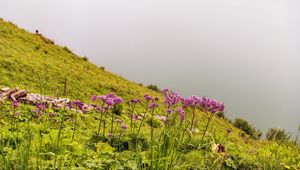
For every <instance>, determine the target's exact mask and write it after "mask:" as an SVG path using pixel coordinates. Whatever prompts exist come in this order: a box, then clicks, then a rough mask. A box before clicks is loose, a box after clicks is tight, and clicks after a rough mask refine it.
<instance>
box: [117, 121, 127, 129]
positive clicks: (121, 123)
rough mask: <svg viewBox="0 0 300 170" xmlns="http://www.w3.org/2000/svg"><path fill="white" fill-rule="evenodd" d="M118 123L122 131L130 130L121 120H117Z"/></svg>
mask: <svg viewBox="0 0 300 170" xmlns="http://www.w3.org/2000/svg"><path fill="white" fill-rule="evenodd" d="M116 121H117V122H118V123H119V124H120V126H121V128H122V129H128V126H127V125H126V124H125V123H124V122H123V121H122V120H121V119H116Z"/></svg>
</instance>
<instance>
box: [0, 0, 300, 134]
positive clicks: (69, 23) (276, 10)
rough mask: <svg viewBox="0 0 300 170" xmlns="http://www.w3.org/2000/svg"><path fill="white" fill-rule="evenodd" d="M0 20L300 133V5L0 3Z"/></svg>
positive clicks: (116, 0)
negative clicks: (299, 129)
mask: <svg viewBox="0 0 300 170" xmlns="http://www.w3.org/2000/svg"><path fill="white" fill-rule="evenodd" d="M0 17H2V18H4V19H5V20H9V21H12V22H14V23H16V24H17V25H19V26H20V27H22V28H25V29H27V30H29V31H31V32H34V30H36V29H38V30H39V31H40V32H41V33H42V34H44V35H46V36H48V37H49V38H50V39H53V40H54V41H55V42H56V43H58V44H60V45H67V46H68V47H70V48H71V49H72V50H73V51H75V52H76V53H77V54H79V55H82V56H87V57H88V58H89V60H90V61H92V62H93V63H95V64H97V65H102V66H105V68H106V69H108V70H110V71H112V72H115V73H116V74H120V75H122V76H123V77H126V78H127V79H130V80H133V81H136V82H143V83H144V84H150V83H153V84H157V85H158V86H160V87H162V88H163V87H169V88H172V89H174V90H176V91H178V92H180V93H181V94H183V95H184V96H188V95H192V94H196V95H200V96H204V95H205V96H208V97H211V98H216V99H219V100H222V101H224V102H225V104H226V106H227V109H226V110H227V112H228V113H227V115H228V116H229V117H231V118H235V117H242V118H245V119H247V120H248V121H249V122H251V123H252V124H254V125H255V126H256V127H258V128H260V129H262V130H263V131H266V129H267V128H270V127H282V128H285V129H287V130H288V131H291V132H293V133H295V132H296V129H297V126H298V125H299V124H300V111H299V109H298V106H299V104H298V102H299V101H300V100H299V96H300V88H299V87H300V1H298V0H251V1H249V0H227V1H224V0H195V1H193V0H180V1H179V0H149V1H144V0H106V1H102V0H43V1H41V0H26V1H24V0H1V3H0Z"/></svg>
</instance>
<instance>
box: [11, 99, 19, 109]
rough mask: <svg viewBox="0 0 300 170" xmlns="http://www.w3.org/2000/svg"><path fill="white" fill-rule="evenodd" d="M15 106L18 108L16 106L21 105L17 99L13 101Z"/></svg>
mask: <svg viewBox="0 0 300 170" xmlns="http://www.w3.org/2000/svg"><path fill="white" fill-rule="evenodd" d="M12 104H13V107H14V108H15V109H16V108H18V107H19V106H20V103H19V102H18V101H16V100H14V101H13V103H12Z"/></svg>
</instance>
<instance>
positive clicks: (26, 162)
mask: <svg viewBox="0 0 300 170" xmlns="http://www.w3.org/2000/svg"><path fill="white" fill-rule="evenodd" d="M0 77H1V79H0V87H3V86H9V87H16V86H18V87H20V88H23V89H27V90H29V91H31V92H36V93H43V94H47V95H52V96H56V95H57V94H58V95H59V96H63V93H64V81H65V79H66V80H67V97H69V98H71V99H80V100H82V101H85V102H89V101H90V96H91V95H93V94H98V95H101V94H106V93H109V92H114V93H116V94H117V95H118V96H121V97H123V98H124V99H125V101H129V100H130V99H132V98H140V99H142V98H143V95H144V94H150V95H152V96H158V97H159V98H160V101H162V100H163V96H162V95H161V94H160V93H158V92H156V91H153V90H150V89H149V88H147V87H143V86H141V85H138V84H137V83H134V82H131V81H128V80H126V79H124V78H122V77H120V76H118V75H115V74H113V73H110V72H108V71H105V70H104V69H103V68H101V67H99V66H96V65H94V64H92V63H90V62H88V61H86V59H84V58H83V57H80V56H77V55H75V54H74V53H72V52H71V51H70V50H69V49H68V48H67V47H60V46H57V45H55V44H54V42H52V41H51V40H49V39H47V38H45V37H43V36H42V35H36V34H32V33H29V32H27V31H25V30H22V29H19V28H18V27H17V26H16V25H14V24H12V23H8V22H6V21H3V20H0ZM160 104H161V105H162V103H160ZM122 106H123V107H122V110H121V115H119V116H117V118H120V119H122V120H124V121H125V122H126V123H127V124H129V122H130V119H129V117H128V113H129V112H130V108H129V107H128V106H127V104H123V105H122ZM32 109H34V106H30V105H24V104H22V105H21V107H20V108H18V109H17V110H18V111H19V112H20V116H19V117H18V118H14V117H13V116H12V115H13V113H14V112H15V111H16V110H14V109H13V108H12V106H11V103H10V102H6V103H2V104H0V126H1V128H0V132H1V133H0V138H1V140H0V142H1V148H0V153H1V157H0V164H1V167H2V169H30V168H31V169H54V167H55V168H58V169H137V168H139V169H142V168H143V167H145V166H146V165H149V164H150V163H151V160H150V159H149V154H150V151H151V150H150V149H149V145H150V143H151V141H150V133H151V127H150V126H149V124H148V123H149V121H145V124H144V125H143V126H142V131H141V134H140V135H139V136H132V135H131V134H129V132H128V130H127V132H123V131H122V130H121V129H120V128H118V129H117V132H116V134H120V135H122V137H121V138H119V139H118V140H117V141H118V142H125V143H126V142H127V143H129V150H125V151H121V150H120V148H118V147H117V146H116V145H113V146H111V145H110V143H109V142H106V140H104V138H105V136H103V137H104V138H103V139H99V138H97V137H95V133H96V131H97V129H98V122H99V116H100V115H99V113H97V112H94V111H92V112H89V113H85V114H79V116H78V122H77V128H76V129H77V130H76V133H75V140H74V142H72V141H71V139H72V133H73V129H72V127H73V123H74V119H75V115H76V113H75V112H74V111H68V110H67V111H66V110H63V109H53V108H49V109H47V110H46V111H45V116H44V117H40V118H38V117H36V115H35V114H34V113H32V112H31V110H32ZM143 110H144V108H143V106H138V107H137V108H136V113H138V114H141V113H142V112H143ZM164 111H165V109H164V108H162V107H160V108H159V109H158V110H157V111H155V114H163V113H164ZM52 112H54V113H56V117H55V118H50V117H49V116H47V115H48V114H49V113H52ZM110 115H111V113H110ZM187 117H188V118H187V119H188V120H189V119H190V117H191V113H190V112H187ZM207 118H208V115H206V114H205V113H203V112H201V111H200V110H197V113H196V122H197V123H196V126H197V127H198V129H199V132H193V133H190V132H186V131H185V133H186V136H185V138H184V141H183V142H182V143H180V142H178V132H181V131H182V130H180V131H176V130H174V129H173V128H168V127H165V126H164V125H163V124H162V123H161V124H159V123H158V126H159V127H158V128H155V129H154V133H155V134H156V135H155V137H154V140H155V142H156V144H155V145H154V151H153V154H154V157H156V158H157V159H156V161H157V162H158V163H157V165H156V169H167V168H169V169H300V149H299V146H298V145H295V144H293V143H291V142H276V141H265V140H252V139H251V138H250V137H249V136H248V135H245V133H244V132H242V131H241V130H239V129H237V128H235V127H234V126H233V125H232V124H231V123H229V122H228V121H227V120H226V119H224V118H219V117H214V119H213V123H212V124H211V125H210V126H209V128H208V133H207V135H206V136H205V138H204V140H202V138H201V137H202V134H203V130H204V128H205V125H206V121H207ZM106 121H107V122H109V121H110V117H109V116H108V117H107V118H106ZM147 122H148V123H147ZM186 123H188V122H186ZM107 126H108V127H109V123H108V124H107ZM228 128H231V129H232V130H233V132H232V133H231V134H229V135H228V134H227V132H226V130H227V129H228ZM105 133H106V135H107V134H108V129H107V130H106V131H105ZM160 135H162V136H163V137H166V138H168V140H167V141H170V144H168V145H167V146H169V147H170V149H169V150H168V154H167V156H164V157H163V156H162V154H161V152H160V151H161V148H160V147H159V146H164V143H163V142H161V141H160V140H159V136H160ZM59 136H60V137H59ZM136 138H138V139H139V140H143V141H144V142H145V143H143V145H140V146H139V147H140V148H139V149H138V150H136V148H135V145H134V142H133V141H134V140H135V139H136ZM219 143H221V144H223V145H224V146H225V147H226V152H225V153H217V152H214V151H213V150H212V149H211V147H213V146H214V145H215V144H219ZM175 146H178V147H175ZM176 156H178V159H176V161H175V162H173V163H172V167H164V166H163V165H164V164H167V163H170V162H172V161H173V160H175V157H176Z"/></svg>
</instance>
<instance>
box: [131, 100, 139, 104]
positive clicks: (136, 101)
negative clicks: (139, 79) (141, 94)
mask: <svg viewBox="0 0 300 170" xmlns="http://www.w3.org/2000/svg"><path fill="white" fill-rule="evenodd" d="M130 102H131V103H134V104H137V103H141V101H140V100H139V99H131V100H130Z"/></svg>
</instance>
